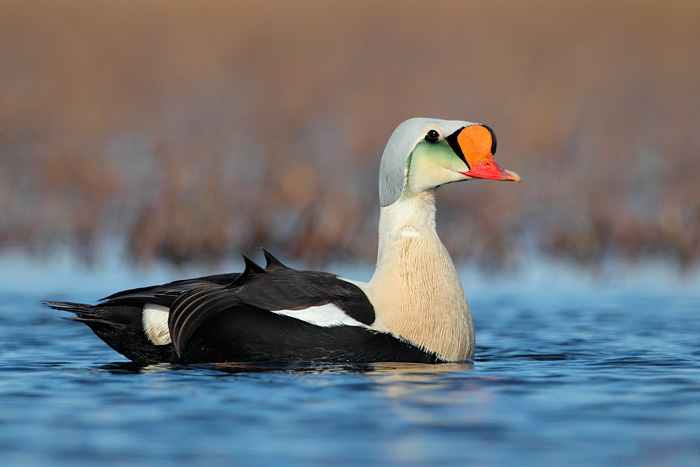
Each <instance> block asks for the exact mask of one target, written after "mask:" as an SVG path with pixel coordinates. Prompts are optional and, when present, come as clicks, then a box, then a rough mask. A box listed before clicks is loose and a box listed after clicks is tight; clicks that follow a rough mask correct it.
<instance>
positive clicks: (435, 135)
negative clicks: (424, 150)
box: [425, 130, 440, 143]
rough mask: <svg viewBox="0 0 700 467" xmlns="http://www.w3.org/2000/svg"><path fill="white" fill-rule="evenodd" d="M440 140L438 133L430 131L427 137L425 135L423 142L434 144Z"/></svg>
mask: <svg viewBox="0 0 700 467" xmlns="http://www.w3.org/2000/svg"><path fill="white" fill-rule="evenodd" d="M438 139H440V133H438V132H437V130H430V131H429V132H428V134H427V135H425V140H426V141H427V142H429V143H435V142H437V140H438Z"/></svg>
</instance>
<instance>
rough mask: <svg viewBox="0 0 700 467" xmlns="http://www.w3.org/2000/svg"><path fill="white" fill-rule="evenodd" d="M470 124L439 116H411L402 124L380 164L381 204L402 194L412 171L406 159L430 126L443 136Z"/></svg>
mask: <svg viewBox="0 0 700 467" xmlns="http://www.w3.org/2000/svg"><path fill="white" fill-rule="evenodd" d="M469 125H474V123H471V122H463V121H460V120H440V119H436V118H411V119H409V120H406V121H405V122H403V123H402V124H401V125H399V126H398V127H397V128H396V130H394V133H392V135H391V137H390V138H389V142H388V143H387V144H386V148H385V149H384V155H383V156H382V162H381V165H380V166H379V204H380V205H381V206H382V207H384V206H388V205H390V204H392V203H394V202H395V201H396V200H398V199H399V198H400V197H401V193H403V189H404V185H405V184H406V174H407V172H408V167H407V165H406V161H407V160H408V157H409V156H410V155H411V153H412V152H413V149H414V148H415V147H416V144H418V143H419V142H420V141H421V140H423V139H425V135H426V134H427V132H428V131H429V130H430V129H433V128H434V129H436V130H438V131H439V132H440V134H441V136H442V137H447V136H449V135H451V134H452V133H454V132H455V131H457V130H459V129H460V128H463V127H465V126H469Z"/></svg>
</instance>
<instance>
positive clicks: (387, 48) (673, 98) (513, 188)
mask: <svg viewBox="0 0 700 467" xmlns="http://www.w3.org/2000/svg"><path fill="white" fill-rule="evenodd" d="M0 10H1V13H0V64H1V65H0V95H1V96H2V97H1V101H0V214H1V217H0V248H15V247H20V248H26V249H28V250H29V251H38V252H45V251H50V250H51V249H52V248H55V247H64V246H70V247H71V248H75V249H76V250H77V251H80V252H81V253H82V254H85V255H86V257H87V258H89V257H90V256H91V255H93V254H94V253H95V252H96V251H99V250H100V248H102V247H104V246H105V245H107V244H109V242H107V239H115V238H116V239H121V240H123V241H124V242H125V243H126V244H127V245H128V250H129V251H130V252H131V253H132V254H133V255H134V257H135V258H140V259H149V258H166V259H169V260H174V261H181V260H185V259H191V258H194V259H202V258H217V257H221V256H223V255H228V254H231V253H233V252H237V251H243V252H250V251H252V250H253V249H257V248H258V247H259V246H266V247H269V248H270V249H272V250H273V251H277V252H280V253H282V254H286V255H287V256H297V257H302V258H304V259H305V260H307V261H310V260H317V261H323V260H326V259H329V258H335V259H339V258H343V257H353V258H360V259H366V260H368V261H369V260H371V259H372V258H373V257H374V255H375V253H376V223H377V219H378V209H379V208H378V202H377V188H376V185H377V170H378V165H379V158H380V156H381V153H382V150H383V148H384V145H385V143H386V140H387V139H388V137H389V135H390V134H391V132H392V131H393V129H394V128H395V126H396V125H397V124H398V123H400V122H401V121H403V120H404V119H406V118H409V117H413V116H433V117H439V118H456V119H466V120H471V121H477V122H484V123H488V124H489V125H491V126H492V127H493V128H494V129H495V131H496V134H497V135H498V136H499V144H498V148H499V151H498V153H497V155H496V160H497V161H498V162H499V163H500V164H501V165H502V166H504V167H506V168H509V169H512V170H515V171H517V172H518V173H520V175H521V176H522V178H523V183H522V184H520V185H517V184H506V183H496V182H488V181H474V182H469V183H465V184H461V185H455V186H450V187H447V188H443V189H441V190H440V191H439V196H438V198H439V205H440V209H439V216H438V223H439V226H438V227H439V230H440V232H441V235H442V238H443V240H444V241H445V243H446V245H447V247H448V248H449V249H450V251H451V252H452V253H453V255H454V256H455V257H457V258H458V259H478V260H480V261H487V262H490V261H495V262H501V261H508V260H509V259H510V258H517V257H518V252H519V251H520V250H521V249H524V248H527V249H529V248H533V247H534V248H536V249H539V250H541V251H543V252H545V253H554V254H561V255H569V256H571V257H574V258H577V259H580V260H591V261H595V260H597V259H599V258H601V257H602V256H604V255H605V254H606V253H608V252H616V253H621V254H623V255H625V256H627V255H628V256H631V257H636V256H640V255H645V254H661V255H668V256H669V257H671V258H674V259H676V260H680V261H681V262H683V263H686V264H687V263H690V262H693V261H694V260H696V259H697V258H698V257H699V255H700V182H699V181H698V176H699V175H700V92H698V90H699V88H698V86H699V85H700V49H699V45H700V2H697V1H692V0H688V1H683V0H677V1H661V0H659V1H644V0H630V1H615V2H610V1H599V0H587V1H580V2H579V1H574V2H562V1H559V0H534V1H527V2H518V1H504V0H496V1H489V2H484V1H453V2H449V1H430V2H410V1H351V2H319V1H293V2H292V1H289V2H286V1H246V2H234V1H207V2H175V1H170V0H163V1H99V0H92V1H27V0H6V1H4V2H2V6H1V8H0Z"/></svg>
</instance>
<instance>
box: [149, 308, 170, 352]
mask: <svg viewBox="0 0 700 467" xmlns="http://www.w3.org/2000/svg"><path fill="white" fill-rule="evenodd" d="M169 316H170V308H167V307H164V306H162V305H155V304H153V303H146V304H145V305H144V306H143V314H142V315H141V322H142V323H143V332H144V333H146V337H148V340H149V341H151V342H153V344H155V345H167V344H170V343H171V342H172V341H171V340H170V328H169V327H168V317H169Z"/></svg>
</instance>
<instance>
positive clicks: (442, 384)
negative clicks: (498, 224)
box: [0, 259, 700, 465]
mask: <svg viewBox="0 0 700 467" xmlns="http://www.w3.org/2000/svg"><path fill="white" fill-rule="evenodd" d="M347 269H348V271H347V274H348V275H352V273H354V272H357V269H356V268H347ZM334 270H335V271H338V268H335V269H334ZM202 272H203V271H201V270H199V269H197V270H195V269H193V268H190V269H189V270H185V271H172V270H168V269H167V268H150V269H147V270H140V271H137V272H135V273H134V272H130V271H129V269H128V268H127V267H126V266H124V265H121V266H120V265H115V264H111V265H108V267H104V268H102V269H99V270H97V269H95V268H93V269H90V270H85V269H83V268H80V267H78V266H76V265H73V264H68V263H65V262H60V261H59V262H58V263H54V264H50V265H38V264H31V263H28V262H23V261H17V260H16V259H10V260H4V261H0V273H1V274H2V276H3V281H2V282H3V284H2V286H0V343H1V345H0V403H1V407H2V408H1V409H0V464H1V465H37V464H39V465H47V464H50V465H61V464H63V465H76V464H90V465H94V464H98V463H99V464H126V463H129V464H141V465H145V464H149V465H150V464H178V465H181V464H196V465H211V464H226V465H231V464H256V465H259V464H263V465H281V464H283V465H294V464H345V465H350V464H352V465H356V464H360V463H362V464H395V463H406V464H416V465H436V464H451V465H455V464H460V465H464V464H468V465H571V464H604V465H700V313H699V312H700V287H697V286H698V284H700V281H698V280H697V275H696V276H693V277H691V278H690V279H688V278H686V279H683V278H682V277H677V276H676V273H674V272H673V270H672V269H671V270H669V269H664V268H660V269H659V268H650V269H648V270H645V269H644V268H641V269H640V268H635V270H633V271H632V272H634V274H633V276H634V277H632V278H629V274H631V273H630V272H629V271H628V273H629V274H628V273H624V274H623V273H620V272H619V271H612V272H610V271H608V273H605V272H604V273H603V274H602V275H601V274H600V272H598V273H597V274H587V273H579V272H576V271H572V270H571V269H570V268H566V267H563V268H561V267H555V268H539V269H538V271H537V272H534V273H529V274H525V275H517V274H516V275H505V276H503V275H499V274H495V275H489V274H483V273H482V272H479V271H474V270H465V271H464V273H463V276H462V279H463V282H464V286H465V289H466V290H467V294H468V297H469V301H470V305H471V307H472V312H473V314H474V321H475V324H476V332H477V352H476V359H475V361H474V362H473V363H470V364H455V365H438V366H431V365H419V364H390V363H385V364H374V365H318V364H294V365H274V364H269V365H260V364H256V365H245V364H241V365H229V366H215V365H200V366H191V367H183V366H173V365H156V366H149V367H145V368H144V367H137V366H134V365H133V364H130V363H128V362H127V361H126V360H125V359H124V358H122V357H121V356H119V355H118V354H116V353H114V352H113V351H112V350H111V349H109V348H108V347H107V346H105V345H104V344H103V343H102V342H101V341H99V340H98V339H97V337H95V336H94V335H93V334H92V333H91V332H90V331H89V329H88V328H87V327H85V326H83V325H80V324H79V323H72V322H68V321H64V320H59V319H56V318H54V317H53V314H54V312H51V311H48V310H45V309H42V308H41V307H40V306H39V305H38V301H39V300H42V299H47V298H51V299H71V300H85V301H94V300H95V299H97V298H100V297H102V296H104V295H106V294H107V293H109V292H111V291H114V290H118V289H120V288H124V287H129V286H134V285H139V284H148V283H157V282H162V281H164V280H169V279H172V278H174V277H178V276H180V275H194V274H199V273H202ZM204 272H206V271H204ZM338 272H343V271H338ZM359 274H360V275H361V276H362V275H363V274H367V271H362V270H360V272H359ZM355 277H357V276H355ZM357 278H358V279H366V277H357Z"/></svg>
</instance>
